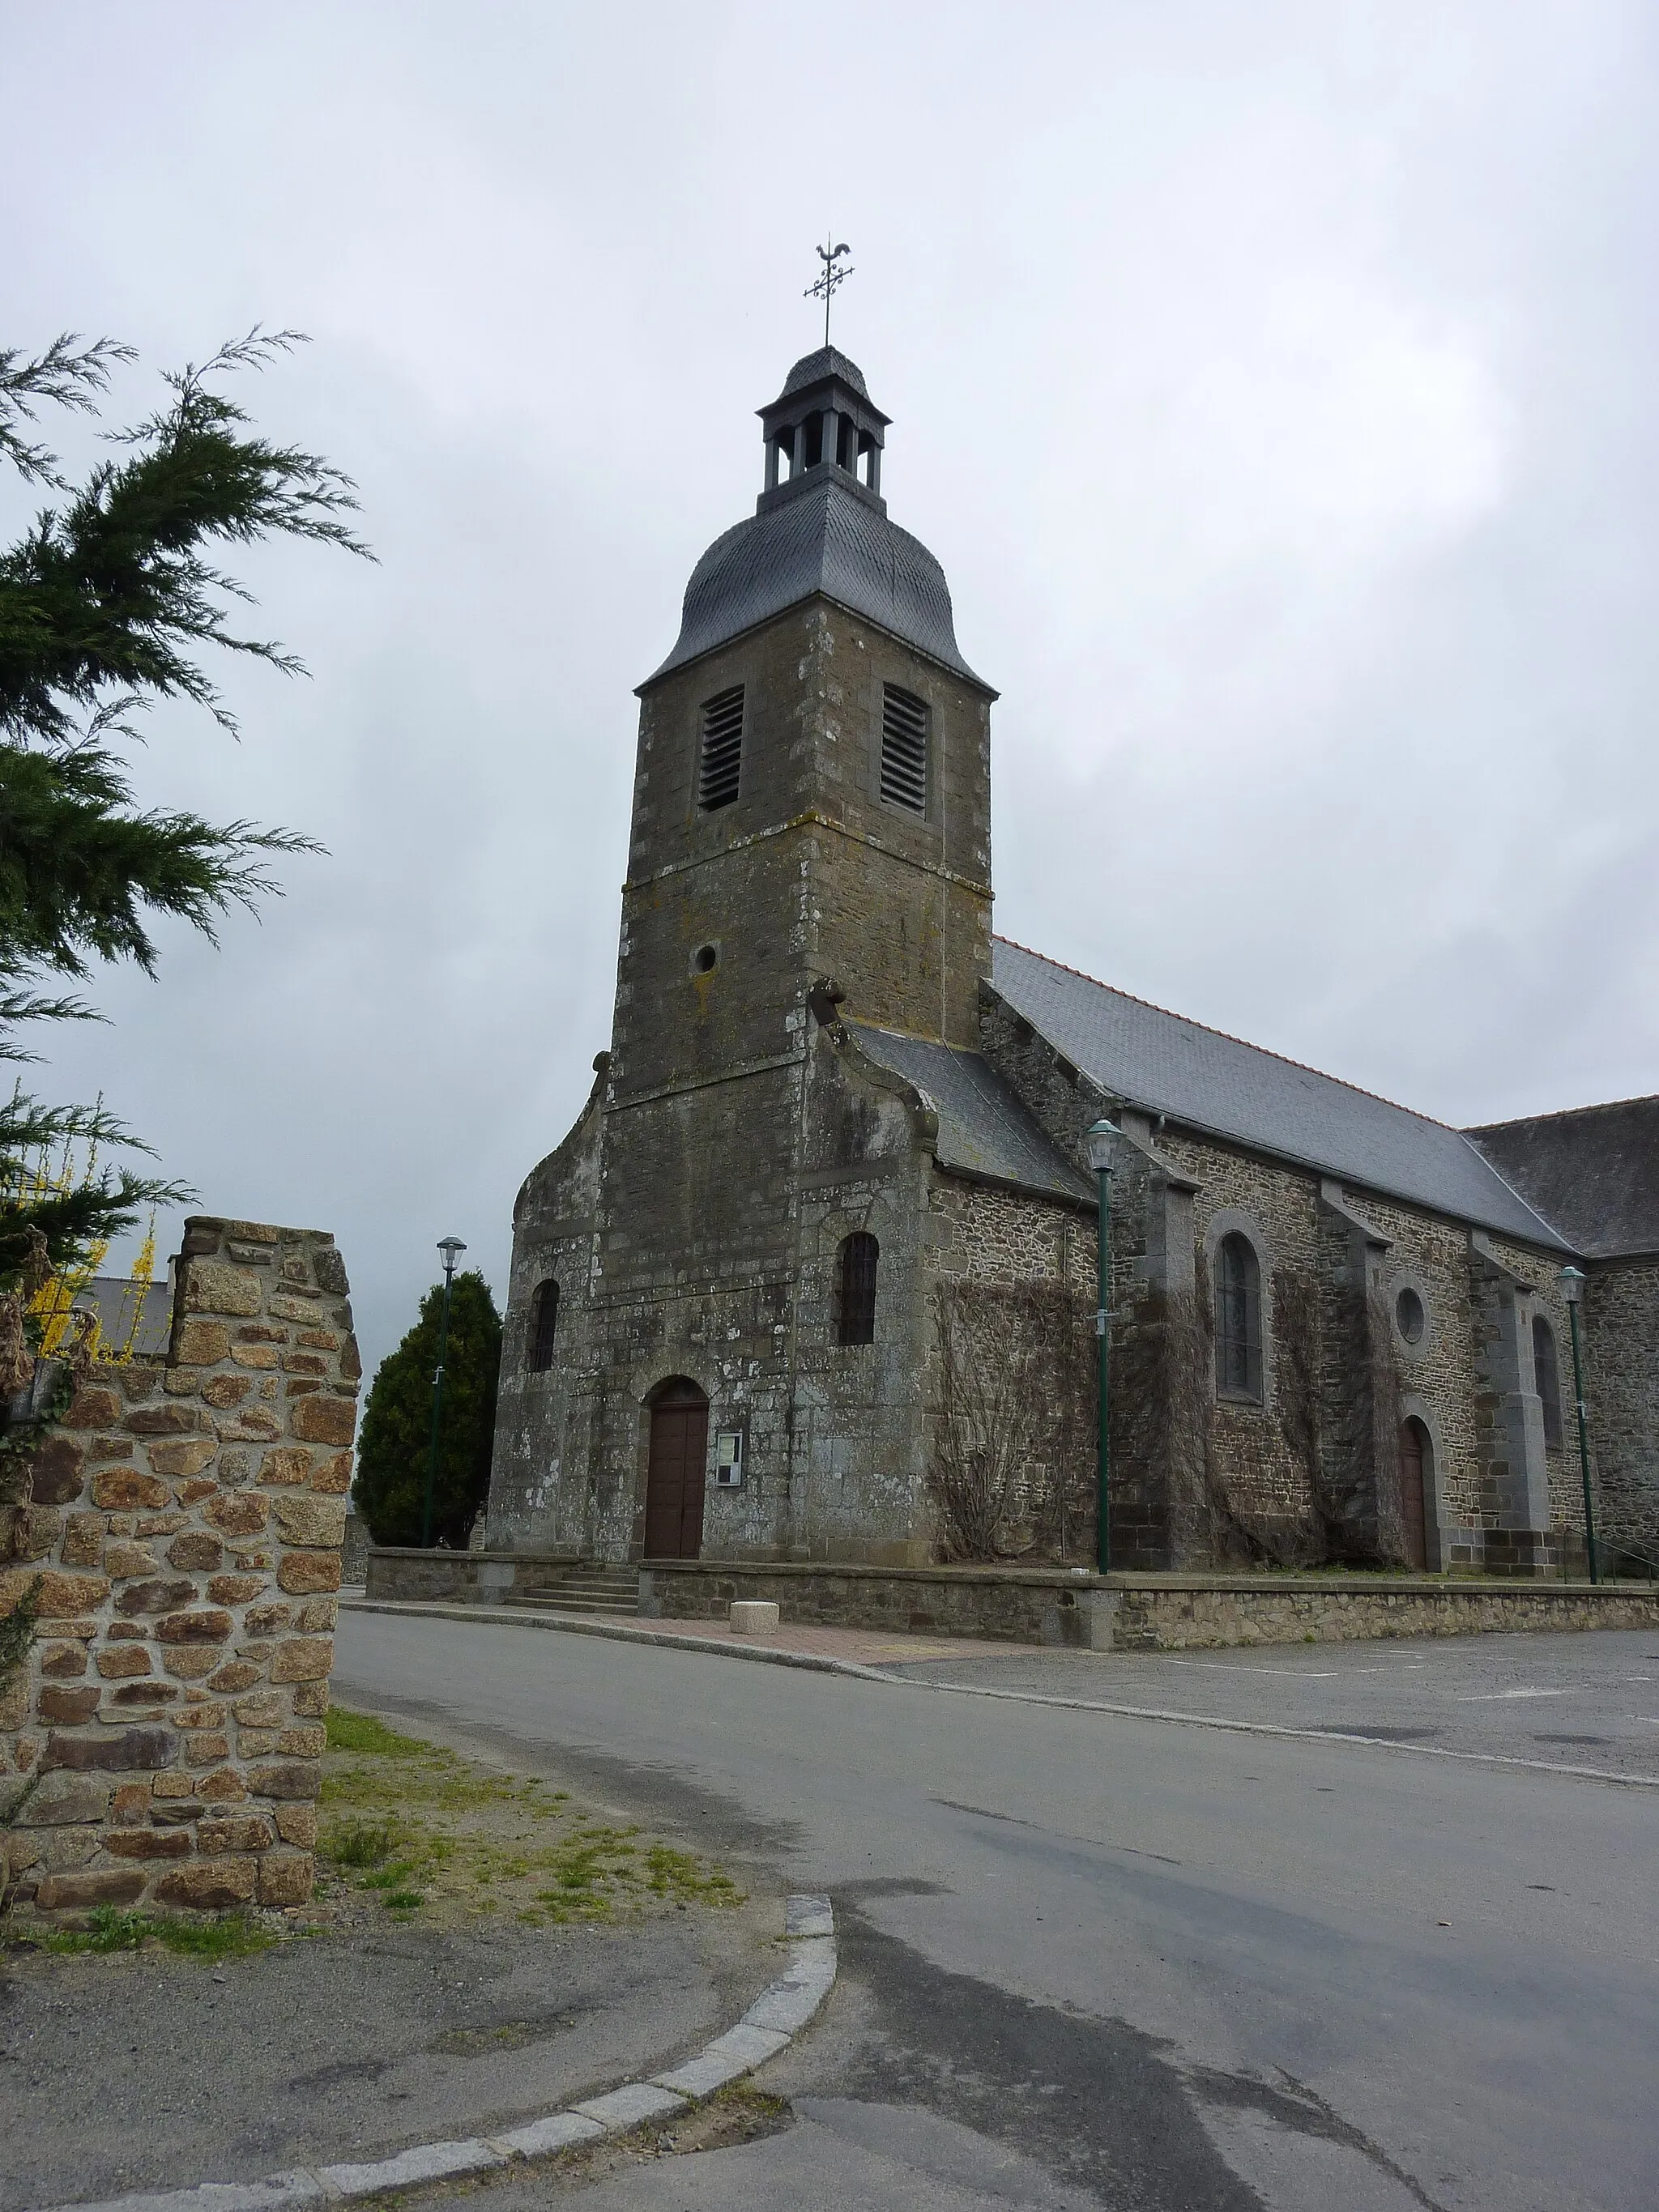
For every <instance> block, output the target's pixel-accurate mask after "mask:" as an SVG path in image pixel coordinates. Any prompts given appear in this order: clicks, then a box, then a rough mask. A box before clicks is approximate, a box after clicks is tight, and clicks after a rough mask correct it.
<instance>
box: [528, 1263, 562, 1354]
mask: <svg viewBox="0 0 1659 2212" xmlns="http://www.w3.org/2000/svg"><path fill="white" fill-rule="evenodd" d="M558 1327H559V1286H558V1285H557V1284H556V1282H554V1281H553V1279H552V1278H551V1277H549V1279H548V1280H547V1281H546V1282H544V1283H538V1285H536V1295H535V1297H533V1298H532V1300H531V1302H530V1371H531V1373H532V1375H545V1374H546V1372H547V1370H548V1369H549V1368H550V1366H551V1365H552V1364H553V1340H554V1338H555V1337H556V1334H558Z"/></svg>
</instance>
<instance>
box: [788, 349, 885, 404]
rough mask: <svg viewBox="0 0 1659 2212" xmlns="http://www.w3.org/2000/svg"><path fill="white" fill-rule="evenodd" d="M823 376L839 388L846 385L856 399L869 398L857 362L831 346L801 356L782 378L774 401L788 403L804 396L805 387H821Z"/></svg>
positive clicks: (867, 389) (861, 371) (862, 374)
mask: <svg viewBox="0 0 1659 2212" xmlns="http://www.w3.org/2000/svg"><path fill="white" fill-rule="evenodd" d="M826 376H838V377H840V379H841V380H842V383H843V384H850V385H851V386H852V387H853V389H854V392H857V393H858V395H859V397H860V399H867V398H869V397H870V392H869V387H868V386H866V383H865V381H864V371H863V370H862V369H861V368H860V367H859V365H858V363H857V362H855V361H849V360H848V357H847V356H846V355H845V354H844V353H841V352H838V351H837V349H836V348H835V347H834V346H820V347H819V348H818V349H817V352H816V353H806V354H803V355H802V356H801V357H800V359H799V361H798V362H796V363H795V365H794V367H793V368H792V369H791V370H790V372H789V374H788V375H787V376H786V377H785V378H784V380H783V390H782V391H781V392H780V393H779V394H778V398H780V399H788V398H791V397H792V396H793V394H794V393H795V392H805V389H806V387H807V386H808V385H809V384H822V383H823V380H824V378H825V377H826Z"/></svg>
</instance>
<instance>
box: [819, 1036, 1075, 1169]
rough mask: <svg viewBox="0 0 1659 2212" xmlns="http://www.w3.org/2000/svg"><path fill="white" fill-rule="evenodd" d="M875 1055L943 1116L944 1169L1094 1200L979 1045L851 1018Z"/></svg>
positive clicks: (939, 1152)
mask: <svg viewBox="0 0 1659 2212" xmlns="http://www.w3.org/2000/svg"><path fill="white" fill-rule="evenodd" d="M847 1026H848V1030H850V1031H851V1032H852V1034H853V1036H854V1037H855V1038H856V1039H857V1041H858V1042H859V1043H860V1045H861V1046H862V1048H864V1050H865V1051H866V1053H867V1054H869V1056H870V1058H871V1059H872V1060H875V1061H876V1062H877V1064H878V1066H882V1067H885V1068H887V1069H889V1070H890V1072H891V1073H893V1074H895V1075H901V1076H902V1077H903V1078H904V1079H905V1080H906V1081H907V1082H908V1083H914V1084H915V1086H916V1089H917V1090H918V1091H923V1092H925V1093H926V1095H927V1099H928V1101H929V1103H931V1105H932V1106H933V1109H934V1111H935V1112H936V1113H937V1114H938V1115H939V1139H938V1142H937V1144H936V1145H935V1146H934V1156H935V1158H937V1159H938V1161H939V1165H940V1166H941V1167H943V1168H953V1169H955V1170H957V1172H958V1173H960V1174H963V1175H970V1176H985V1177H987V1179H988V1180H990V1181H991V1182H1006V1183H1013V1184H1016V1185H1017V1186H1018V1188H1020V1189H1022V1190H1030V1191H1037V1192H1040V1193H1042V1194H1046V1195H1048V1196H1049V1197H1058V1198H1080V1199H1082V1200H1085V1203H1088V1204H1092V1203H1093V1201H1094V1186H1093V1184H1092V1183H1091V1182H1090V1179H1089V1177H1088V1176H1087V1175H1085V1172H1084V1171H1083V1170H1082V1169H1081V1168H1079V1167H1074V1166H1073V1164H1072V1162H1071V1161H1070V1160H1068V1159H1067V1158H1066V1155H1065V1153H1064V1152H1061V1151H1060V1147H1059V1146H1058V1145H1056V1144H1055V1143H1054V1139H1052V1138H1051V1137H1050V1136H1049V1135H1048V1132H1047V1130H1045V1129H1044V1128H1043V1127H1042V1124H1041V1122H1039V1121H1036V1119H1035V1117H1034V1116H1033V1115H1031V1114H1030V1113H1029V1112H1028V1111H1027V1109H1025V1107H1024V1106H1023V1105H1022V1104H1021V1103H1020V1102H1019V1100H1018V1097H1016V1096H1015V1095H1014V1093H1013V1091H1011V1090H1010V1088H1009V1087H1008V1085H1007V1084H1006V1083H1005V1082H1004V1081H1003V1079H1002V1078H1001V1077H1000V1075H999V1074H998V1073H997V1072H996V1070H995V1069H994V1067H993V1066H991V1063H990V1061H989V1060H987V1059H985V1058H984V1056H983V1055H982V1054H980V1053H977V1052H961V1051H958V1050H957V1048H956V1047H955V1046H954V1045H948V1044H939V1043H936V1042H933V1041H932V1040H930V1039H928V1038H927V1037H914V1036H902V1035H901V1034H900V1033H899V1032H898V1031H896V1030H878V1029H872V1028H871V1027H870V1026H869V1025H868V1024H866V1023H864V1022H848V1024H847Z"/></svg>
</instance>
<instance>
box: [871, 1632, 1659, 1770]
mask: <svg viewBox="0 0 1659 2212" xmlns="http://www.w3.org/2000/svg"><path fill="white" fill-rule="evenodd" d="M884 1671H889V1672H892V1673H895V1674H901V1675H902V1676H903V1678H904V1679H905V1680H910V1681H929V1682H935V1683H941V1684H955V1685H957V1686H959V1687H960V1686H967V1687H976V1688H990V1689H996V1690H999V1691H1002V1692H1009V1691H1012V1692H1020V1693H1032V1694H1036V1695H1039V1696H1042V1697H1051V1698H1068V1699H1085V1700H1091V1701H1096V1702H1103V1703H1106V1704H1111V1705H1136V1706H1139V1707H1142V1708H1146V1707H1153V1708H1158V1709H1161V1710H1162V1711H1167V1712H1175V1713H1187V1714H1192V1715H1194V1716H1198V1715H1211V1716H1213V1717H1217V1718H1220V1719H1229V1720H1237V1721H1249V1722H1252V1723H1263V1722H1265V1723H1269V1724H1271V1725H1273V1726H1276V1727H1279V1728H1288V1729H1331V1730H1335V1731H1339V1732H1343V1733H1346V1734H1349V1735H1364V1736H1369V1737H1370V1739H1371V1740H1372V1741H1374V1742H1377V1743H1401V1744H1409V1745H1414V1746H1416V1747H1418V1748H1419V1750H1420V1749H1424V1748H1428V1749H1431V1750H1433V1751H1435V1752H1437V1753H1447V1752H1452V1753H1457V1754H1458V1755H1459V1756H1462V1757H1468V1756H1474V1757H1478V1758H1483V1759H1524V1760H1527V1761H1528V1762H1535V1763H1537V1764H1540V1765H1547V1766H1577V1767H1582V1768H1589V1769H1592V1770H1595V1771H1598V1772H1602V1773H1613V1774H1625V1775H1638V1776H1647V1777H1650V1778H1652V1779H1653V1780H1655V1781H1659V1632H1656V1631H1654V1630H1651V1629H1643V1630H1631V1631H1614V1632H1611V1633H1608V1634H1605V1635H1603V1634H1597V1635H1594V1636H1480V1637H1458V1638H1451V1639H1447V1640H1445V1641H1433V1640H1420V1639H1417V1638H1412V1639H1406V1638H1401V1639H1400V1640H1399V1641H1396V1642H1392V1643H1386V1644H1316V1645H1315V1646H1314V1647H1313V1648H1312V1649H1309V1648H1308V1647H1307V1646H1305V1645H1299V1644H1267V1645H1266V1646H1263V1647H1261V1648H1260V1649H1258V1650H1251V1651H1182V1652H1164V1651H1145V1652H1142V1651H1100V1652H1096V1651H1040V1650H1011V1651H1010V1652H1009V1653H1008V1654H1007V1655H1006V1656H997V1657H995V1658H992V1659H945V1660H936V1661H930V1662H922V1663H921V1664H918V1665H910V1666H900V1667H896V1668H888V1669H886V1670H884Z"/></svg>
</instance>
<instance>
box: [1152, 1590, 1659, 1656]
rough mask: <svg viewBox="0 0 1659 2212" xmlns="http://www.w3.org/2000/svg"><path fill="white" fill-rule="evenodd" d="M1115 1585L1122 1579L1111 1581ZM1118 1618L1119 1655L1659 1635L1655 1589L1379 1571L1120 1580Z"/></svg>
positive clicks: (1657, 1598) (1658, 1591)
mask: <svg viewBox="0 0 1659 2212" xmlns="http://www.w3.org/2000/svg"><path fill="white" fill-rule="evenodd" d="M1114 1579H1116V1578H1114ZM1122 1584H1123V1586H1122V1588H1121V1590H1120V1591H1119V1592H1118V1593H1117V1607H1116V1611H1115V1614H1114V1617H1113V1621H1112V1643H1113V1645H1114V1646H1115V1649H1117V1650H1120V1651H1185V1650H1202V1649H1204V1648H1206V1646H1208V1647H1218V1646H1222V1645H1229V1644H1301V1643H1304V1642H1313V1643H1316V1644H1346V1643H1350V1642H1353V1641H1355V1640H1358V1639H1363V1638H1373V1637H1386V1636H1501V1635H1511V1636H1512V1635H1516V1634H1517V1633H1520V1632H1523V1631H1536V1630H1547V1631H1564V1630H1565V1631H1571V1630H1582V1629H1590V1628H1646V1629H1659V1588H1652V1587H1645V1588H1644V1586H1642V1585H1639V1584H1638V1585H1633V1586H1632V1585H1629V1584H1626V1585H1625V1586H1624V1587H1622V1588H1613V1587H1609V1586H1608V1585H1607V1584H1606V1583H1602V1584H1601V1585H1600V1586H1599V1587H1593V1586H1592V1585H1591V1584H1590V1583H1525V1584H1522V1585H1521V1586H1520V1587H1518V1588H1517V1587H1516V1584H1515V1583H1512V1582H1500V1583H1477V1582H1472V1581H1465V1580H1462V1579H1458V1580H1452V1581H1447V1582H1440V1581H1437V1580H1435V1579H1433V1578H1430V1577H1425V1578H1424V1579H1423V1580H1421V1581H1419V1580H1417V1579H1415V1578H1412V1579H1407V1578H1406V1577H1382V1576H1378V1575H1355V1576H1352V1577H1346V1576H1345V1577H1336V1576H1328V1577H1312V1576H1309V1577H1305V1578H1304V1577H1291V1576H1273V1577H1268V1576H1265V1575H1264V1576H1262V1577H1258V1578H1252V1579H1251V1580H1249V1581H1248V1582H1245V1581H1235V1582H1227V1581H1225V1580H1222V1579H1219V1578H1217V1579H1214V1580H1206V1581H1205V1582H1202V1583H1200V1582H1197V1581H1186V1582H1176V1581H1174V1580H1170V1581H1169V1582H1162V1581H1160V1582H1159V1583H1156V1584H1154V1583H1152V1582H1151V1580H1150V1578H1149V1579H1148V1580H1147V1581H1146V1582H1144V1583H1143V1582H1141V1581H1140V1580H1139V1578H1138V1577H1130V1576H1125V1577H1122Z"/></svg>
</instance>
